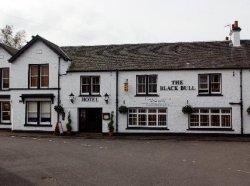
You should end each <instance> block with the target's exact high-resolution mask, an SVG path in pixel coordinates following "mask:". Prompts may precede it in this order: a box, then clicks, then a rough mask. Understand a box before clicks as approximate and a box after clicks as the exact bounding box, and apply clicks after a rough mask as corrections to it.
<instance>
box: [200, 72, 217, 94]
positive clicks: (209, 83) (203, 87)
mask: <svg viewBox="0 0 250 186" xmlns="http://www.w3.org/2000/svg"><path fill="white" fill-rule="evenodd" d="M199 94H203V95H204V94H208V95H209V94H221V74H199Z"/></svg>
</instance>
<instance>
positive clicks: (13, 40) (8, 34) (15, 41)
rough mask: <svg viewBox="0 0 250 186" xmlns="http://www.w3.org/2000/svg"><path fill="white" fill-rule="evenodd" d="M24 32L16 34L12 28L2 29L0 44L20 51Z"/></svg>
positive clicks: (24, 35) (7, 26)
mask: <svg viewBox="0 0 250 186" xmlns="http://www.w3.org/2000/svg"><path fill="white" fill-rule="evenodd" d="M25 37H26V34H25V31H24V30H20V31H18V32H16V33H14V31H13V26H11V25H6V26H5V27H4V28H2V29H0V42H2V43H4V44H6V45H8V46H11V47H14V48H17V49H20V48H21V47H22V45H23V44H24V42H25Z"/></svg>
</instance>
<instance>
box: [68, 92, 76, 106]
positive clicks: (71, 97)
mask: <svg viewBox="0 0 250 186" xmlns="http://www.w3.org/2000/svg"><path fill="white" fill-rule="evenodd" d="M69 100H70V102H71V103H74V101H75V95H74V94H73V93H72V92H71V94H70V95H69Z"/></svg>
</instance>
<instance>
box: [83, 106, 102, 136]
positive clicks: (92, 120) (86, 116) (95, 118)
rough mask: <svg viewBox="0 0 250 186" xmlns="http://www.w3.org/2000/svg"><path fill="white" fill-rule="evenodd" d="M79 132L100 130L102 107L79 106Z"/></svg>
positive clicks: (98, 131)
mask: <svg viewBox="0 0 250 186" xmlns="http://www.w3.org/2000/svg"><path fill="white" fill-rule="evenodd" d="M79 132H94V133H101V132H102V109H101V108H80V109H79Z"/></svg>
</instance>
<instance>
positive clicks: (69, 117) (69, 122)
mask: <svg viewBox="0 0 250 186" xmlns="http://www.w3.org/2000/svg"><path fill="white" fill-rule="evenodd" d="M71 122H72V120H71V115H70V112H69V114H68V123H67V124H66V128H67V131H68V132H71V131H72V126H71Z"/></svg>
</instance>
